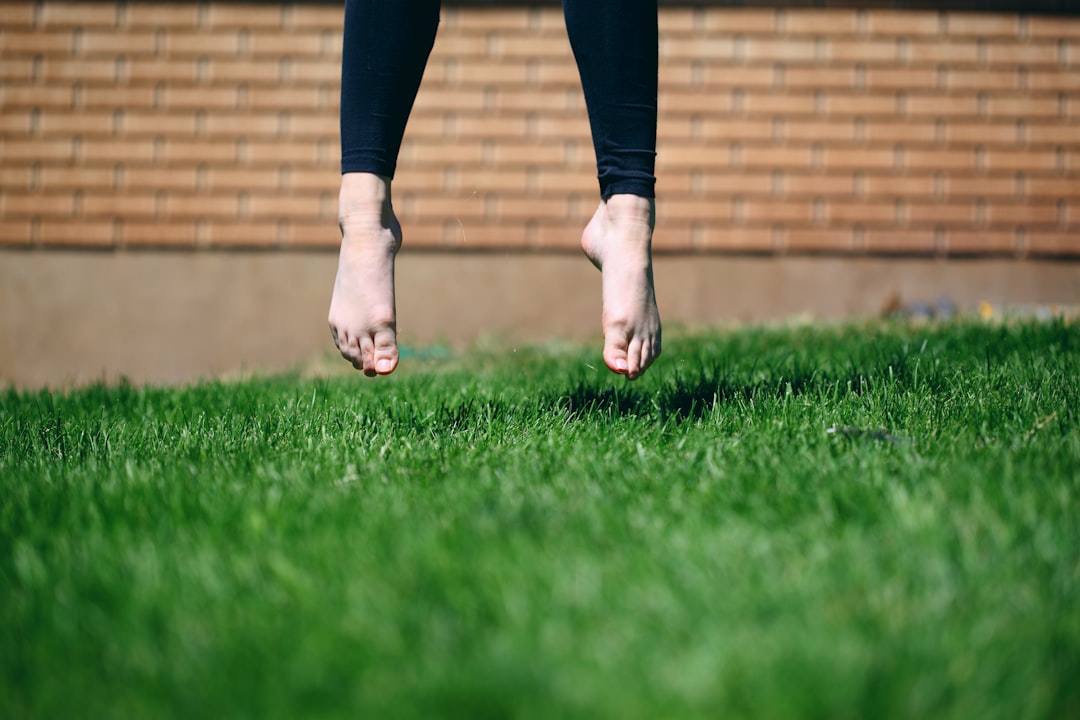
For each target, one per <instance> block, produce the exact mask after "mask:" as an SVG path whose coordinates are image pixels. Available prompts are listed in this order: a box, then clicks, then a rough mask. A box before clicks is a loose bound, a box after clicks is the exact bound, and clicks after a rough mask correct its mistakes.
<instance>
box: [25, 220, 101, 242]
mask: <svg viewBox="0 0 1080 720" xmlns="http://www.w3.org/2000/svg"><path fill="white" fill-rule="evenodd" d="M114 232H115V231H114V225H113V222H112V221H111V220H83V219H79V220H78V221H63V220H54V219H51V218H42V220H41V224H40V226H39V227H38V242H40V243H41V244H42V245H45V246H51V247H86V248H89V247H100V248H109V247H112V245H113V236H114Z"/></svg>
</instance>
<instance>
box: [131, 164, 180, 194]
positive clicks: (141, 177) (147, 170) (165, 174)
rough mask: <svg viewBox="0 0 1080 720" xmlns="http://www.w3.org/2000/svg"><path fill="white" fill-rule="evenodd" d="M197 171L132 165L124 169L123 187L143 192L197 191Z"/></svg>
mask: <svg viewBox="0 0 1080 720" xmlns="http://www.w3.org/2000/svg"><path fill="white" fill-rule="evenodd" d="M196 177H197V171H196V169H195V168H194V167H191V166H188V167H177V166H175V165H172V166H169V167H162V166H145V165H144V166H139V165H132V166H129V167H126V168H124V172H123V186H124V187H126V188H132V189H135V190H142V191H169V192H174V191H179V192H191V191H193V190H195V185H196Z"/></svg>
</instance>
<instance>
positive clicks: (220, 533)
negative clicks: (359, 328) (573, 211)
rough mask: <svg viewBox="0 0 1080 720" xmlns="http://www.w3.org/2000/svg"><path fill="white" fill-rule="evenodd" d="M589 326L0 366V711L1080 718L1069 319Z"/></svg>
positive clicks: (1077, 505)
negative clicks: (554, 342)
mask: <svg viewBox="0 0 1080 720" xmlns="http://www.w3.org/2000/svg"><path fill="white" fill-rule="evenodd" d="M595 355H596V350H595V348H593V347H589V348H587V349H581V348H562V349H547V350H545V349H522V350H518V351H516V352H513V353H505V354H495V353H491V352H473V353H471V354H467V355H462V356H452V357H450V358H447V359H442V360H438V359H434V360H412V361H410V362H409V364H408V365H407V366H404V367H403V368H402V369H401V371H400V373H399V374H398V375H397V376H395V377H391V378H388V379H385V380H379V381H369V380H366V379H364V378H362V377H360V376H350V377H340V378H330V379H303V378H299V377H282V378H269V379H255V380H250V381H244V382H238V383H232V384H229V383H206V384H200V385H197V386H194V387H190V388H186V389H158V388H141V387H130V386H119V387H108V388H106V387H93V388H87V389H82V390H78V391H74V392H71V393H67V394H63V393H47V392H37V393H16V392H12V391H8V392H7V393H6V394H2V393H0V483H2V484H0V717H3V718H23V717H29V718H39V717H40V718H82V717H85V718H152V717H199V718H201V717H228V718H260V719H261V718H298V717H328V718H362V717H363V718H384V717H386V718H398V717H401V718H429V717H451V716H452V717H467V718H502V717H520V718H553V717H580V718H694V717H701V718H829V719H830V720H832V719H838V718H927V717H936V718H964V719H970V718H979V719H980V720H987V719H992V718H1003V719H1005V718H1008V719H1010V720H1013V719H1017V718H1065V717H1078V716H1080V682H1078V681H1077V678H1080V430H1078V427H1080V422H1078V420H1080V380H1078V378H1080V329H1078V328H1077V327H1076V326H1075V325H1069V324H1067V323H1065V322H1063V321H1056V322H1050V323H1042V324H1039V323H1020V324H1013V325H982V324H976V323H970V322H962V323H957V324H946V325H940V326H937V325H926V326H915V325H905V324H860V325H846V326H842V327H834V328H821V327H817V328H794V329H749V330H740V331H734V332H730V333H723V334H716V333H714V334H707V335H692V336H684V337H681V338H680V337H676V338H671V339H670V340H669V342H668V343H667V347H666V350H665V356H664V357H663V358H662V359H661V361H660V362H659V363H658V364H657V366H656V367H655V368H654V369H652V370H651V371H650V372H649V373H648V375H647V376H646V377H645V378H644V379H642V380H641V381H638V382H636V383H633V384H629V383H625V382H622V381H621V380H620V379H619V378H616V377H614V376H611V375H610V374H609V373H607V372H606V371H604V370H602V369H601V370H596V369H595V368H594V367H590V366H597V365H598V364H599V363H598V359H597V358H596V357H595ZM830 430H831V432H830Z"/></svg>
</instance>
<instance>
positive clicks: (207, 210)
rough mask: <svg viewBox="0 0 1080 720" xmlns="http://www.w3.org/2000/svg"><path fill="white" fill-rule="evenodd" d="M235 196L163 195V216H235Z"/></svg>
mask: <svg viewBox="0 0 1080 720" xmlns="http://www.w3.org/2000/svg"><path fill="white" fill-rule="evenodd" d="M237 213H238V207H237V197H236V196H235V195H231V194H225V193H221V194H217V195H179V194H175V193H172V194H169V195H167V196H166V197H165V216H166V217H168V218H235V217H236V216H237Z"/></svg>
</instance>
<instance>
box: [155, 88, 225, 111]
mask: <svg viewBox="0 0 1080 720" xmlns="http://www.w3.org/2000/svg"><path fill="white" fill-rule="evenodd" d="M238 105H239V93H238V91H237V88H236V87H179V86H172V87H166V88H165V95H164V106H165V107H166V108H167V109H169V110H173V109H178V110H190V109H219V110H225V109H232V108H236V107H238Z"/></svg>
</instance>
